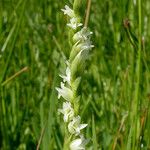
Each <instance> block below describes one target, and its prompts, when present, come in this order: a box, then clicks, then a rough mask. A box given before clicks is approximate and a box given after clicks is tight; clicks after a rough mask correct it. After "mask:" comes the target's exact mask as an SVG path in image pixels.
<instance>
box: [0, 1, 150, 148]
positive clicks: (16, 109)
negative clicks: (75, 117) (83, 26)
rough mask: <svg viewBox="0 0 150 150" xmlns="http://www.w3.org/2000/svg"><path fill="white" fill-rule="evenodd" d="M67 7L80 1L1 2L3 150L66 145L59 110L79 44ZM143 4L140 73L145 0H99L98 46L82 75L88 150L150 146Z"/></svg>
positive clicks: (94, 22) (95, 12)
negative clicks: (68, 64) (60, 91)
mask: <svg viewBox="0 0 150 150" xmlns="http://www.w3.org/2000/svg"><path fill="white" fill-rule="evenodd" d="M83 2H84V4H86V0H83ZM65 4H68V5H69V6H72V1H71V0H70V1H69V0H0V149H1V150H33V149H36V148H37V145H38V143H39V139H40V138H41V139H42V140H41V144H40V149H41V150H61V149H62V147H63V137H64V123H63V118H62V115H59V114H58V111H57V110H58V108H60V107H61V105H62V102H63V100H58V99H57V92H56V90H55V87H56V86H59V85H60V81H61V79H60V77H59V74H60V73H63V72H64V69H65V62H64V61H65V59H67V58H68V57H69V53H70V45H71V44H70V40H69V35H68V28H67V26H66V23H67V18H66V17H65V16H64V15H63V13H62V12H61V8H63V7H64V5H65ZM141 8H142V12H141V14H142V18H141V22H142V27H141V30H142V37H143V38H142V39H143V40H142V39H141V40H142V50H141V62H140V64H141V70H140V72H137V71H136V68H137V60H138V58H139V57H138V56H139V55H138V54H139V51H138V47H139V43H140V42H139V40H138V39H140V38H141V37H139V28H140V26H139V21H138V20H139V16H138V2H137V1H136V0H92V4H91V12H90V20H89V24H88V26H89V28H90V30H91V31H93V37H92V41H93V44H94V46H95V48H94V49H93V51H92V52H91V57H90V59H89V60H88V61H87V67H86V69H85V71H84V74H83V76H82V83H81V93H82V100H81V106H80V115H81V116H82V121H83V122H84V123H88V127H87V128H86V129H85V131H84V134H85V135H86V137H87V138H89V139H90V142H89V144H88V146H87V149H90V150H100V149H104V150H109V149H112V150H115V149H116V150H120V149H121V150H122V149H123V150H131V149H132V150H136V149H143V150H148V149H150V115H149V113H150V112H149V109H150V108H149V104H150V71H149V70H150V51H149V49H150V42H149V39H150V30H149V27H150V11H149V10H150V1H149V0H142V4H141ZM85 9H86V5H84V6H83V9H82V19H83V20H84V19H85ZM127 19H128V20H129V22H130V26H127V28H125V27H124V25H125V23H127ZM125 21H126V22H125ZM123 22H124V23H123ZM127 25H128V24H127ZM131 41H133V42H131ZM24 67H28V69H27V70H26V71H24V72H22V73H20V74H19V75H15V74H16V73H17V72H18V71H20V70H22V69H23V68H24ZM137 74H139V75H140V82H139V90H138V98H137V100H135V96H134V95H135V91H136V88H137ZM13 75H15V77H13V78H12V79H11V80H9V78H10V77H12V76H13ZM136 108H137V109H136Z"/></svg>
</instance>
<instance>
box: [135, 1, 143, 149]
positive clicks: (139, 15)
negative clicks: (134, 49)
mask: <svg viewBox="0 0 150 150" xmlns="http://www.w3.org/2000/svg"><path fill="white" fill-rule="evenodd" d="M138 19H139V26H138V30H139V36H138V38H139V42H138V55H137V68H136V87H135V97H134V110H133V111H134V112H133V115H134V116H133V118H134V119H133V120H134V121H135V122H134V132H133V149H136V148H137V143H136V140H137V138H138V136H139V135H138V125H139V115H138V105H139V100H140V99H139V89H140V72H141V49H142V43H141V39H142V38H141V32H142V24H141V0H138Z"/></svg>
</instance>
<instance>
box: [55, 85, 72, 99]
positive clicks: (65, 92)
mask: <svg viewBox="0 0 150 150" xmlns="http://www.w3.org/2000/svg"><path fill="white" fill-rule="evenodd" d="M56 90H57V91H58V98H60V97H61V96H62V97H63V98H64V99H65V100H67V101H71V100H72V98H73V92H72V90H70V89H69V88H67V87H65V86H64V83H62V82H61V88H56Z"/></svg>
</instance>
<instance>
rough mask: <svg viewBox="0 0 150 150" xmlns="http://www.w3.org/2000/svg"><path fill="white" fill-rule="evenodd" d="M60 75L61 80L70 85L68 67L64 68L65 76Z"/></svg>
mask: <svg viewBox="0 0 150 150" xmlns="http://www.w3.org/2000/svg"><path fill="white" fill-rule="evenodd" d="M60 77H61V78H62V79H63V82H67V83H68V84H69V85H70V78H71V72H70V68H69V67H67V69H66V76H64V75H60Z"/></svg>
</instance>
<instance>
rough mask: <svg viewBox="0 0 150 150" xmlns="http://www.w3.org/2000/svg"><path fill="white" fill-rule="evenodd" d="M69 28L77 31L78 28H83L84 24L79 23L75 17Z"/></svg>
mask: <svg viewBox="0 0 150 150" xmlns="http://www.w3.org/2000/svg"><path fill="white" fill-rule="evenodd" d="M67 26H69V27H71V28H72V29H74V30H76V29H77V27H80V26H82V23H79V22H78V19H77V18H75V17H73V18H71V19H70V23H68V24H67Z"/></svg>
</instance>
